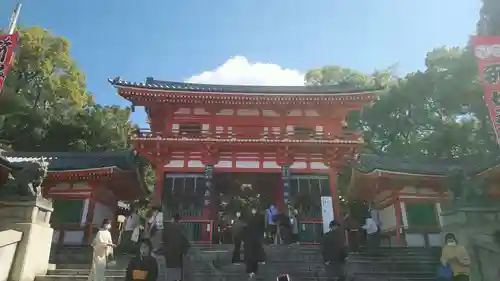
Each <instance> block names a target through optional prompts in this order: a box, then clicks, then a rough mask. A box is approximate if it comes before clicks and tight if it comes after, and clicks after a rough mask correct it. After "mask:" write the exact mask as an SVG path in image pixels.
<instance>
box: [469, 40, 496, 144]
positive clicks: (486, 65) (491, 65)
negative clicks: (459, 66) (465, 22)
mask: <svg viewBox="0 0 500 281" xmlns="http://www.w3.org/2000/svg"><path fill="white" fill-rule="evenodd" d="M472 44H473V45H474V53H475V55H476V59H477V68H478V71H479V79H480V83H481V85H482V86H483V88H484V101H485V102H486V106H487V107H488V110H489V113H490V118H491V123H492V124H493V128H494V129H495V135H496V138H497V143H498V144H499V145H500V36H475V37H473V38H472Z"/></svg>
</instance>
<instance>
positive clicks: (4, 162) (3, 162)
mask: <svg viewBox="0 0 500 281" xmlns="http://www.w3.org/2000/svg"><path fill="white" fill-rule="evenodd" d="M0 165H2V166H5V167H7V168H13V165H12V163H11V162H10V161H9V160H8V159H7V158H5V157H3V156H0Z"/></svg>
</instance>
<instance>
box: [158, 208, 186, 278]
mask: <svg viewBox="0 0 500 281" xmlns="http://www.w3.org/2000/svg"><path fill="white" fill-rule="evenodd" d="M189 247H190V245H189V240H188V239H187V237H186V235H184V231H183V230H182V225H181V224H180V215H179V214H175V215H174V217H173V218H172V222H171V223H169V224H168V225H166V226H165V228H164V230H163V255H164V257H165V265H166V271H165V281H181V280H182V279H183V259H184V256H185V255H186V254H187V252H188V250H189Z"/></svg>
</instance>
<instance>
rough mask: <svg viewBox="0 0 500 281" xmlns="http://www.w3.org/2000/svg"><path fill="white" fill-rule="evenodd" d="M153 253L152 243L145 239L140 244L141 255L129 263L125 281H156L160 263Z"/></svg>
mask: <svg viewBox="0 0 500 281" xmlns="http://www.w3.org/2000/svg"><path fill="white" fill-rule="evenodd" d="M152 251H153V246H152V244H151V241H149V240H147V239H144V240H142V241H141V242H139V253H138V254H137V256H135V257H133V258H132V259H131V260H130V262H129V263H128V266H127V272H126V275H125V281H156V279H157V278H158V263H157V261H156V259H155V258H154V257H153V256H152V255H151V253H152Z"/></svg>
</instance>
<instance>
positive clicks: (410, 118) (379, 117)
mask: <svg viewBox="0 0 500 281" xmlns="http://www.w3.org/2000/svg"><path fill="white" fill-rule="evenodd" d="M426 66H427V68H426V70H425V71H419V72H415V73H410V74H408V75H407V76H406V77H405V78H404V79H397V78H396V77H394V76H393V75H391V74H390V73H391V72H389V71H384V72H376V73H374V75H363V74H360V73H359V72H356V71H352V70H348V69H343V68H339V67H325V68H323V69H321V70H312V71H310V72H309V73H308V74H307V75H306V80H308V79H311V80H308V82H310V83H313V84H318V83H319V84H323V83H326V84H342V83H345V84H347V85H350V84H353V85H354V87H355V88H370V87H373V86H374V85H379V86H387V90H386V91H385V92H384V93H382V94H381V95H380V96H379V98H378V100H377V101H376V102H375V103H374V104H373V106H368V107H366V108H365V109H364V111H363V114H362V116H361V118H358V119H354V120H352V121H354V122H356V123H357V126H358V127H359V128H361V129H362V130H363V133H364V138H365V151H367V152H372V153H386V154H393V155H397V156H414V157H421V156H426V157H429V156H431V157H436V158H442V157H454V158H456V157H461V156H466V155H474V154H483V153H487V152H490V151H492V150H495V149H496V145H495V143H494V141H493V140H492V137H491V129H490V128H491V124H490V121H489V117H488V112H487V110H486V107H485V105H484V101H483V100H482V89H481V87H480V86H479V85H478V83H477V70H476V64H475V60H474V57H473V56H472V54H471V53H470V52H469V51H468V50H467V49H460V48H445V47H442V48H437V49H435V50H433V51H431V52H429V53H428V54H427V57H426ZM318 77H319V78H318ZM325 77H326V78H325ZM353 77H354V78H353ZM378 77H383V79H380V78H378ZM318 81H320V82H318ZM374 81H383V82H377V83H375V82H374Z"/></svg>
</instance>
